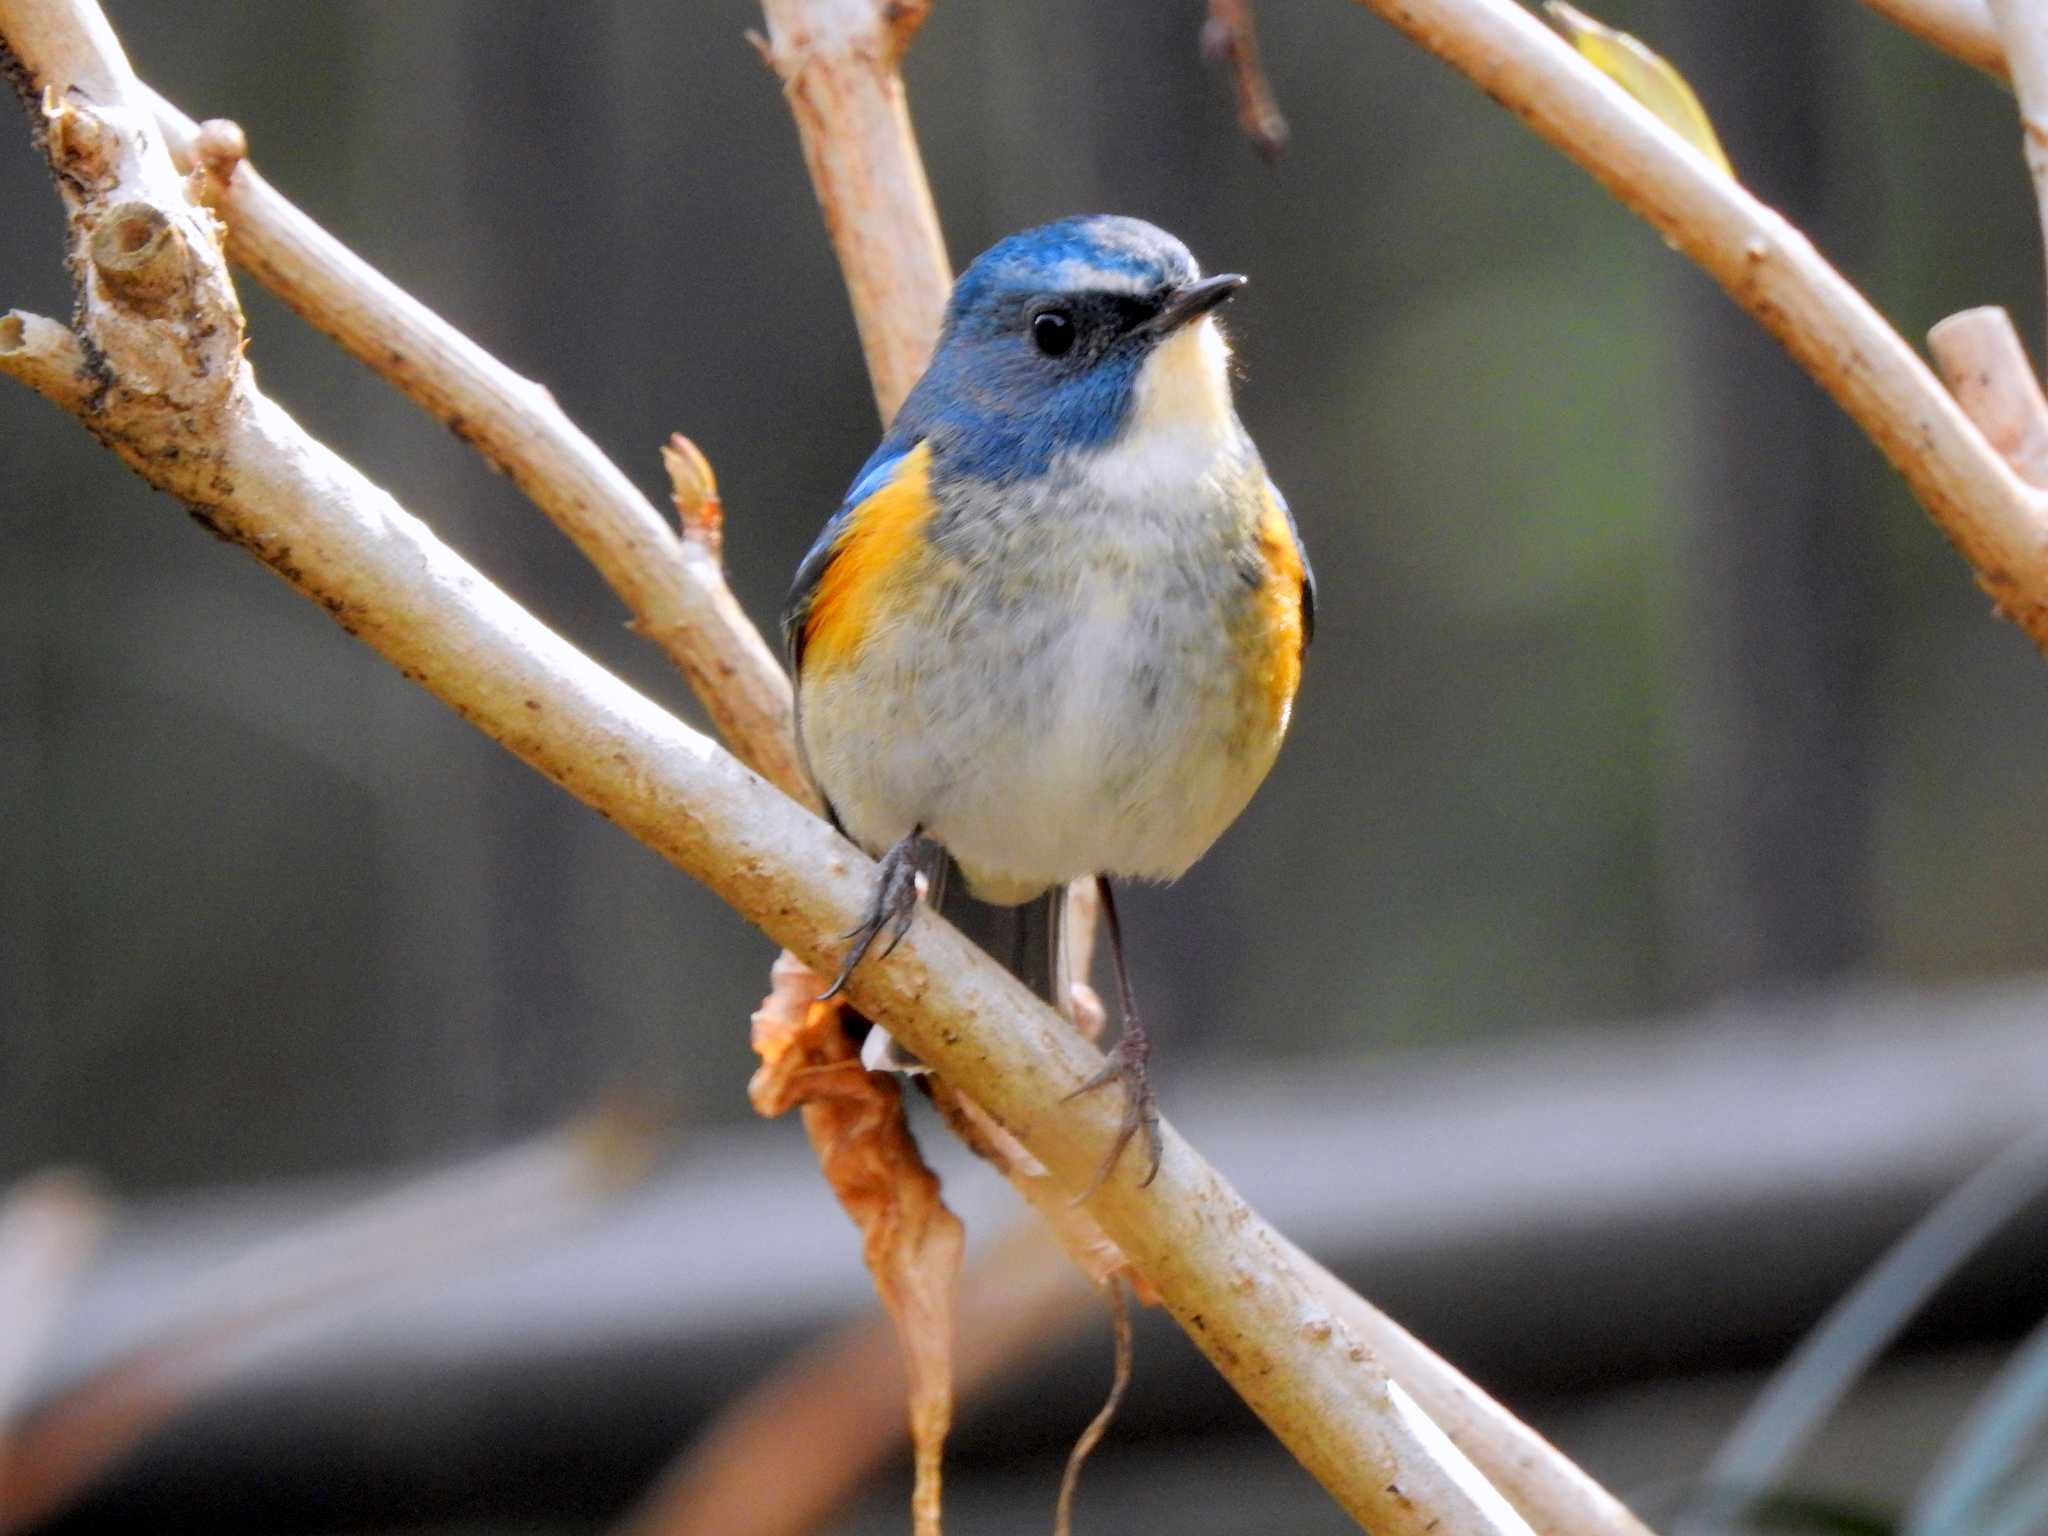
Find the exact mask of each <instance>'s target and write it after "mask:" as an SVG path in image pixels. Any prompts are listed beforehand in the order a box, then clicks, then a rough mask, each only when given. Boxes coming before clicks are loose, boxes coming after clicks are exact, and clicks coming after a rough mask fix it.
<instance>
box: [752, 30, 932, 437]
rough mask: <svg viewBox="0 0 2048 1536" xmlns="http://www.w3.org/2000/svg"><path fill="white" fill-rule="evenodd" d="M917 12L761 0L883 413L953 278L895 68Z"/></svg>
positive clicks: (922, 349)
mask: <svg viewBox="0 0 2048 1536" xmlns="http://www.w3.org/2000/svg"><path fill="white" fill-rule="evenodd" d="M925 9H926V7H925V5H924V4H923V3H917V4H908V3H905V0H762V6H761V10H762V14H763V15H764V16H765V17H766V19H767V23H768V36H767V38H766V39H765V40H761V39H757V42H758V43H759V46H760V48H761V52H762V55H763V56H764V57H765V58H766V59H767V60H768V63H769V65H770V67H772V68H773V69H774V71H775V73H776V74H777V75H778V76H779V77H780V78H781V80H782V88H783V92H784V94H785V95H787V96H788V98H789V108H790V111H791V112H792V113H793V114H794V115H795V117H796V126H797V132H798V134H799V135H800V136H801V138H802V139H803V146H804V163H805V165H807V166H808V167H809V168H810V173H811V185H812V187H813V188H815V189H816V191H817V194H818V205H819V207H821V208H822V209H823V210H824V213H825V228H826V229H827V230H828V231H829V232H830V233H831V236H832V247H833V249H834V250H835V251H837V252H838V254H839V269H840V271H841V272H843V273H844V274H845V276H846V291H847V294H848V296H849V297H850V298H851V299H852V300H853V317H854V321H855V323H856V324H857V325H858V326H859V327H860V344H861V349H862V350H863V351H864V352H865V353H866V355H867V361H868V377H869V378H870V379H871V380H873V382H874V386H875V401H876V404H877V405H878V406H880V408H881V412H882V419H883V420H884V421H888V420H889V419H890V418H892V417H893V416H894V415H895V414H896V408H897V407H898V406H900V405H901V404H902V403H903V397H904V396H905V395H907V394H909V393H910V387H911V385H913V384H915V383H916V382H917V380H918V376H919V375H920V374H922V373H923V372H924V366H925V364H926V363H927V362H928V361H929V360H930V358H931V355H932V346H933V343H934V342H935V340H936V339H937V337H938V334H939V316H940V314H941V312H942V311H943V310H944V308H945V304H946V294H947V292H948V290H950V289H951V287H952V286H953V271H952V267H951V266H950V265H949V264H948V262H947V260H946V243H945V240H944V238H943V236H941V234H940V233H939V215H938V211H937V210H936V209H935V208H934V207H933V206H932V193H931V187H930V185H929V184H928V183H927V182H926V181H925V175H924V162H923V161H922V160H921V159H920V158H919V157H918V153H917V138H916V135H915V134H914V133H912V131H911V127H910V106H909V102H908V101H907V100H906V98H905V96H904V94H903V77H902V75H901V74H899V73H898V72H897V67H896V66H897V61H898V60H899V59H900V58H901V57H902V55H903V50H904V48H905V47H906V46H907V45H908V44H909V42H910V38H911V35H912V34H913V33H914V32H915V31H916V30H917V28H918V26H919V24H920V23H921V22H922V21H923V20H924V14H925Z"/></svg>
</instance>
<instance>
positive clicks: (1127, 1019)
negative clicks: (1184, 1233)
mask: <svg viewBox="0 0 2048 1536" xmlns="http://www.w3.org/2000/svg"><path fill="white" fill-rule="evenodd" d="M1095 888H1096V889H1097V890H1098V891H1100V892H1101V893H1102V920H1103V926H1104V927H1106V928H1108V930H1109V952H1110V954H1112V955H1113V956H1115V957H1116V997H1117V1009H1118V1011H1119V1012H1120V1013H1121V1014H1122V1015H1123V1026H1122V1028H1120V1029H1119V1030H1118V1031H1117V1037H1116V1049H1115V1050H1113V1051H1111V1052H1110V1053H1109V1061H1108V1062H1107V1063H1106V1064H1105V1065H1104V1066H1103V1068H1102V1070H1101V1071H1100V1072H1098V1073H1096V1074H1095V1075H1094V1076H1093V1077H1091V1078H1089V1079H1088V1081H1087V1082H1085V1083H1083V1084H1082V1085H1081V1086H1080V1087H1078V1088H1076V1089H1075V1090H1074V1091H1073V1092H1072V1093H1070V1094H1068V1095H1067V1097H1068V1098H1070V1099H1076V1098H1079V1097H1080V1096H1081V1095H1082V1094H1084V1093H1092V1092H1093V1091H1094V1090H1095V1089H1097V1088H1101V1087H1104V1086H1106V1085H1107V1084H1110V1083H1121V1084H1122V1085H1123V1090H1124V1118H1123V1124H1122V1125H1120V1126H1118V1127H1117V1133H1116V1140H1115V1141H1113V1142H1111V1143H1110V1144H1109V1156H1107V1157H1105V1158H1104V1159H1103V1160H1102V1167H1101V1169H1100V1170H1099V1171H1098V1172H1097V1173H1096V1175H1095V1179H1094V1181H1093V1182H1092V1183H1091V1184H1089V1186H1088V1187H1087V1188H1086V1189H1085V1190H1083V1191H1082V1192H1081V1194H1080V1196H1079V1198H1080V1199H1083V1200H1086V1199H1087V1198H1088V1197H1089V1196H1090V1195H1092V1194H1094V1193H1095V1191H1096V1190H1098V1189H1100V1188H1101V1187H1102V1185H1103V1183H1104V1181H1105V1180H1107V1179H1108V1178H1109V1176H1110V1173H1111V1172H1112V1171H1113V1170H1114V1169H1115V1168H1116V1162H1117V1159H1118V1158H1120V1157H1122V1156H1123V1155H1124V1148H1125V1147H1127V1146H1129V1145H1130V1144H1131V1142H1132V1140H1133V1139H1134V1138H1135V1137H1136V1136H1137V1135H1138V1133H1139V1132H1140V1131H1143V1132H1144V1134H1145V1151H1146V1153H1147V1155H1148V1157H1149V1158H1150V1161H1149V1162H1148V1164H1147V1166H1146V1170H1145V1177H1144V1178H1142V1179H1140V1180H1139V1181H1138V1187H1139V1188H1140V1189H1143V1188H1144V1187H1145V1186H1146V1185H1147V1184H1150V1183H1151V1182H1152V1181H1153V1180H1154V1179H1156V1178H1158V1177H1159V1158H1160V1154H1161V1147H1160V1142H1159V1105H1158V1102H1157V1101H1156V1100H1155V1099H1154V1098H1153V1097H1152V1085H1151V1083H1150V1082H1149V1081H1148V1080H1147V1078H1146V1075H1145V1063H1146V1062H1147V1061H1148V1060H1150V1059H1151V1055H1152V1042H1151V1041H1150V1040H1149V1039H1148V1038H1146V1035H1145V1023H1144V1021H1143V1020H1142V1019H1140V1018H1139V1017H1138V1004H1137V1002H1136V1000H1135V999H1134V998H1133V997H1132V996H1131V970H1130V966H1129V964H1128V963H1127V962H1126V961H1125V959H1124V930H1123V924H1122V923H1120V922H1118V921H1117V915H1116V897H1115V895H1114V894H1113V893H1112V892H1111V890H1110V888H1109V877H1108V876H1107V875H1097V876H1096V877H1095Z"/></svg>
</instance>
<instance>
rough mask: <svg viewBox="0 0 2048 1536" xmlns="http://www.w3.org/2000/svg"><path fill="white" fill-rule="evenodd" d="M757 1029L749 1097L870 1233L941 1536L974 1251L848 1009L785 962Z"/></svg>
mask: <svg viewBox="0 0 2048 1536" xmlns="http://www.w3.org/2000/svg"><path fill="white" fill-rule="evenodd" d="M770 978H771V983H770V991H769V994H768V997H767V999H766V1000H765V1001H764V1002H763V1003H762V1004H761V1007H760V1008H759V1010H757V1011H756V1012H755V1014H754V1019H753V1040H754V1051H755V1053H756V1054H757V1055H758V1056H760V1058H761V1065H760V1067H759V1068H758V1069H757V1070H756V1071H755V1073H754V1078H753V1081H752V1082H751V1083H749V1084H748V1087H747V1093H748V1097H749V1098H751V1099H752V1100H753V1103H754V1108H755V1109H757V1110H758V1111H760V1112H761V1113H762V1114H764V1115H779V1114H781V1113H783V1112H784V1111H785V1110H788V1109H789V1108H791V1107H792V1106H794V1107H797V1108H800V1109H801V1110H802V1111H803V1121H804V1130H805V1132H806V1134H808V1135H809V1136H810V1138H811V1146H812V1148H813V1150H814V1151H816V1153H817V1154H818V1165H819V1167H820V1168H821V1169H822V1170H823V1172H824V1174H825V1180H826V1182H827V1183H829V1184H830V1185H831V1186H832V1192H833V1193H834V1194H835V1195H837V1196H838V1197H839V1203H840V1204H841V1205H842V1206H844V1207H845V1208H846V1213H847V1215H849V1216H851V1217H852V1218H853V1220H854V1224H855V1225H856V1226H858V1227H859V1228H860V1230H861V1237H862V1256H863V1257H864V1258H865V1260H866V1262H867V1266H868V1272H869V1273H870V1274H872V1275H873V1276H874V1279H875V1290H876V1292H877V1293H878V1294H879V1295H880V1296H881V1298H882V1305H883V1306H884V1307H886V1308H888V1311H889V1316H890V1318H891V1320H892V1321H893V1322H894V1323H895V1325H896V1336H897V1340H898V1342H899V1343H900V1345H901V1347H902V1350H903V1358H904V1367H905V1371H906V1374H907V1375H908V1376H909V1379H910V1434H911V1446H912V1452H913V1456H914V1460H915V1465H916V1472H917V1479H916V1487H915V1489H914V1491H913V1492H912V1495H911V1521H912V1529H913V1530H914V1531H915V1532H916V1533H917V1536H939V1491H940V1479H939V1463H940V1458H941V1455H942V1454H943V1451H944V1448H945V1442H946V1431H947V1430H948V1429H949V1428H950V1427H951V1425H952V1419H953V1312H954V1304H955V1300H956V1297H957V1293H958V1289H959V1282H960V1257H961V1250H962V1246H963V1239H962V1233H961V1228H960V1221H959V1218H958V1217H956V1216H955V1215H954V1214H953V1213H952V1212H951V1211H950V1210H948V1209H947V1208H946V1205H945V1202H944V1201H943V1200H941V1199H940V1197H939V1180H938V1176H937V1175H936V1174H934V1173H933V1172H932V1171H931V1169H930V1168H929V1167H928V1166H927V1165H926V1163H925V1160H924V1157H923V1155H922V1154H921V1153H920V1152H919V1151H918V1148H917V1142H916V1141H915V1140H914V1139H913V1138H912V1137H911V1134H910V1126H909V1123H908V1122H907V1121H906V1119H905V1117H904V1113H903V1090H902V1089H901V1087H900V1086H899V1085H898V1084H897V1081H896V1079H895V1078H893V1077H890V1076H888V1075H887V1074H884V1073H870V1072H864V1071H862V1070H861V1067H860V1055H859V1052H858V1051H857V1050H856V1049H855V1048H854V1044H853V1041H852V1040H851V1039H850V1038H849V1037H848V1036H847V1033H846V1031H845V1029H844V1028H843V1027H842V1023H841V1017H840V1006H839V1004H838V1003H836V1002H831V1003H821V1002H819V1001H817V995H818V993H819V992H820V991H821V990H823V989H822V987H821V986H820V985H819V982H818V979H817V977H816V976H814V975H813V974H812V973H811V971H810V969H809V968H808V967H807V966H805V965H804V964H803V962H802V961H800V960H798V959H797V958H796V957H795V956H794V955H791V954H789V953H788V952H787V951H785V952H784V953H783V954H782V955H781V957H780V958H778V959H777V960H776V962H775V966H774V969H773V971H772V972H771V973H770Z"/></svg>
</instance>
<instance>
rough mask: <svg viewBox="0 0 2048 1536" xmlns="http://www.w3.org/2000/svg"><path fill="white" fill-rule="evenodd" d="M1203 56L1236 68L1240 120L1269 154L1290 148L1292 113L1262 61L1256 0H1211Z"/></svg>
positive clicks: (1232, 73)
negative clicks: (1285, 110)
mask: <svg viewBox="0 0 2048 1536" xmlns="http://www.w3.org/2000/svg"><path fill="white" fill-rule="evenodd" d="M1202 56H1203V57H1204V58H1206V59H1208V60H1209V61H1210V62H1211V63H1212V64H1221V65H1222V66H1224V67H1225V68H1226V69H1228V70H1229V71H1230V89H1231V93H1232V95H1233V96H1234V97H1235V98H1236V100H1237V126H1238V127H1239V128H1241V129H1243V130H1244V135H1245V137H1246V138H1248V139H1250V140H1251V141H1252V144H1253V145H1254V146H1255V147H1256V148H1257V149H1258V152H1259V153H1260V154H1262V155H1264V156H1265V157H1266V158H1267V159H1268V160H1277V159H1279V158H1280V153H1281V151H1282V150H1284V149H1286V148H1287V119H1286V118H1285V117H1283V116H1281V115H1280V103H1279V102H1278V101H1277V100H1276V99H1275V98H1274V96H1273V86H1272V82H1271V81H1269V80H1267V78H1266V71H1265V68H1264V66H1262V65H1261V64H1260V63H1259V33H1258V27H1257V25H1256V24H1255V23H1254V22H1253V20H1252V0H1209V19H1208V20H1207V21H1205V22H1204V23H1203V24H1202Z"/></svg>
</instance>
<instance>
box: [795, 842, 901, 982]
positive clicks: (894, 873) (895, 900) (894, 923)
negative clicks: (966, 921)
mask: <svg viewBox="0 0 2048 1536" xmlns="http://www.w3.org/2000/svg"><path fill="white" fill-rule="evenodd" d="M925 847H926V843H925V837H924V828H923V827H922V826H916V827H912V828H911V829H910V830H909V831H908V832H906V833H904V834H903V836H901V837H899V838H898V839H896V842H895V844H894V845H893V846H892V847H891V848H890V849H889V851H888V852H887V853H885V854H883V855H882V860H881V863H880V864H879V865H877V866H876V872H875V892H874V895H872V896H871V897H869V898H868V910H867V915H866V916H864V917H863V918H861V920H860V926H859V927H858V928H855V929H854V930H853V931H852V932H851V933H848V934H845V935H843V937H845V938H849V939H851V940H853V947H852V948H851V949H849V950H848V951H847V952H846V959H845V961H844V962H842V963H841V965H840V967H839V974H838V975H837V976H835V977H833V978H832V985H831V986H829V987H827V988H826V989H825V990H824V991H823V992H820V993H819V994H818V1001H820V1002H825V1001H827V1000H829V999H831V998H835V997H837V996H838V995H839V993H840V991H841V990H842V989H843V988H844V987H845V986H846V983H847V981H848V979H849V978H850V977H851V976H852V975H853V968H854V967H855V966H857V965H859V964H860V963H861V961H862V960H863V959H865V958H866V957H867V952H868V950H869V948H870V947H872V946H873V944H874V942H875V940H876V939H877V938H878V937H880V935H881V933H882V931H883V930H884V929H887V930H888V933H889V944H888V947H887V948H885V949H884V950H883V951H882V958H883V959H884V960H886V959H888V958H889V956H890V955H892V954H894V953H895V952H896V946H897V945H898V944H901V943H902V942H903V935H904V934H906V933H908V932H909V931H910V920H911V919H912V918H913V917H915V916H916V915H917V863H918V859H919V857H920V856H921V855H922V854H923V853H924V851H925Z"/></svg>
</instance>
